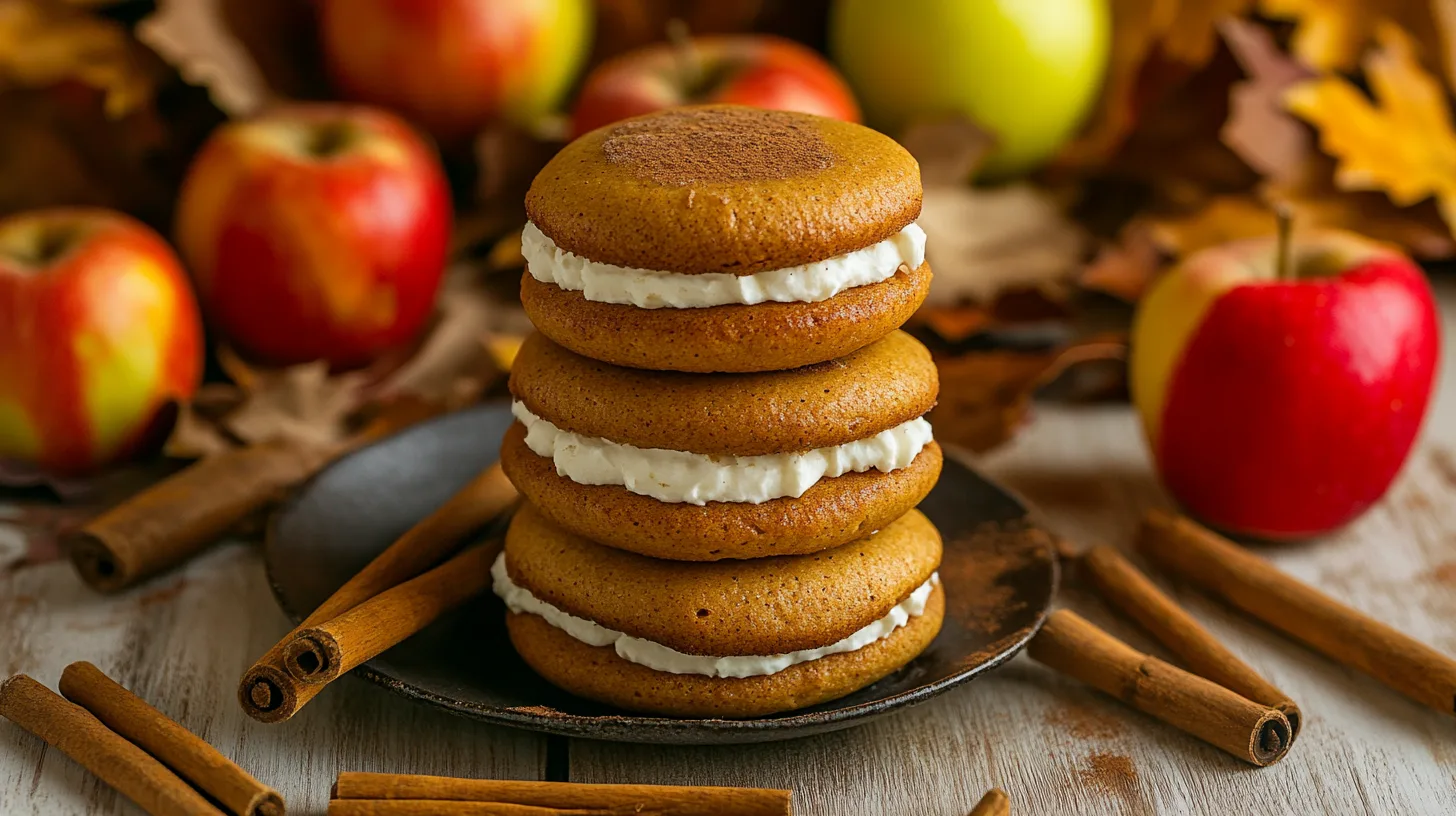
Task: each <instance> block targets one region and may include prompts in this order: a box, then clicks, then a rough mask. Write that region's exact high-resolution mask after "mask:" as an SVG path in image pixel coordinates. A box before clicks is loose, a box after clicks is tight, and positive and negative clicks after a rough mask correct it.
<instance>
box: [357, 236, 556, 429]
mask: <svg viewBox="0 0 1456 816" xmlns="http://www.w3.org/2000/svg"><path fill="white" fill-rule="evenodd" d="M530 330H531V328H530V323H529V321H527V320H526V317H525V313H524V312H523V311H521V307H520V304H519V303H518V302H514V301H510V300H503V299H501V298H500V297H498V296H497V295H496V294H494V293H493V292H492V291H491V290H490V289H489V288H487V287H486V286H485V285H484V283H483V281H482V279H481V276H480V275H479V274H478V273H477V272H476V271H475V270H474V269H472V268H470V267H469V266H466V265H463V264H461V265H457V266H456V267H454V268H453V269H451V270H450V271H449V273H448V275H447V277H446V280H445V285H444V287H443V288H442V290H441V292H440V299H439V306H438V317H437V319H436V321H435V323H434V325H433V328H432V329H431V330H430V332H429V333H428V334H427V335H426V336H425V338H424V339H423V341H422V342H421V344H420V346H419V350H418V351H417V352H416V353H415V354H414V355H413V356H412V357H411V358H410V359H409V360H408V361H407V362H406V363H405V364H404V365H403V366H401V367H400V368H399V369H398V370H397V371H395V372H394V373H392V374H391V375H390V376H389V377H388V378H386V379H385V380H384V381H383V382H382V383H380V384H379V385H378V386H377V387H376V388H374V389H372V393H373V394H374V395H375V396H376V397H377V398H380V399H388V398H391V397H395V396H398V395H401V394H412V395H415V396H417V397H420V398H423V399H425V400H427V401H431V402H436V403H440V404H443V405H445V406H447V407H449V408H458V407H460V406H462V405H466V404H468V403H470V402H473V401H475V400H476V399H478V398H479V397H480V395H481V394H482V393H484V392H485V391H486V390H487V389H488V388H490V387H491V386H492V385H494V384H495V383H496V382H497V381H498V380H499V379H500V378H501V375H502V373H503V371H504V370H505V369H503V368H502V367H501V366H499V365H497V364H496V362H495V361H494V360H492V350H491V349H490V348H489V347H488V344H487V341H489V340H490V339H491V338H493V337H494V338H497V341H498V342H499V338H503V337H511V336H524V335H526V334H527V333H529V332H530ZM503 348H504V347H500V348H497V349H496V351H497V352H500V351H501V349H503Z"/></svg>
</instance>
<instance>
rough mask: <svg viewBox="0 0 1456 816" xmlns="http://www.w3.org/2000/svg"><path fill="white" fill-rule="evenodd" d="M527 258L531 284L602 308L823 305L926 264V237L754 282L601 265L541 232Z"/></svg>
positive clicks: (524, 241)
mask: <svg viewBox="0 0 1456 816" xmlns="http://www.w3.org/2000/svg"><path fill="white" fill-rule="evenodd" d="M521 254H522V255H523V256H525V258H526V268H527V270H529V271H530V273H531V277H533V278H535V279H536V280H538V281H541V282H542V283H552V284H555V285H557V286H559V287H561V288H562V289H568V290H571V291H573V292H581V293H582V296H583V297H585V298H586V299H587V300H591V301H595V302H597V303H620V304H625V305H629V306H637V307H640V308H643V309H662V308H672V309H694V308H703V307H707V306H726V305H729V304H743V305H748V306H751V305H753V304H755V303H766V302H776V303H817V302H819V301H821V300H828V299H829V298H832V297H834V296H835V295H837V294H839V293H840V292H843V291H844V290H846V289H853V288H854V287H856V286H865V285H867V284H871V283H879V282H880V281H884V280H889V279H890V278H892V277H894V276H895V273H896V272H898V271H899V270H900V267H901V266H907V267H909V268H911V269H918V268H919V267H920V265H921V264H922V263H924V262H925V230H922V229H921V228H920V226H919V225H917V224H913V223H912V224H910V225H909V226H907V227H905V229H903V230H900V232H898V233H896V234H895V235H893V236H891V237H889V238H887V239H885V240H883V241H881V242H879V243H877V244H874V245H873V246H868V247H865V248H864V249H859V250H855V251H854V252H847V253H845V254H843V255H839V256H836V257H834V258H829V259H828V260H823V261H816V262H814V263H810V264H804V265H803V266H793V267H789V268H787V269H772V270H769V271H767V272H757V273H755V274H752V275H727V274H722V273H717V272H709V273H704V274H699V275H684V274H681V273H677V272H660V271H657V270H653V269H632V268H629V267H625V266H615V265H613V264H606V263H597V262H596V261H590V260H587V259H586V258H583V257H581V256H580V255H576V254H573V253H571V252H568V251H566V250H564V249H562V248H561V247H559V246H557V245H556V242H554V241H552V240H551V239H550V238H548V237H547V236H546V234H545V233H543V232H542V231H541V230H540V229H538V228H537V227H536V225H535V224H532V223H529V222H528V223H527V224H526V228H525V230H524V231H523V232H522V233H521Z"/></svg>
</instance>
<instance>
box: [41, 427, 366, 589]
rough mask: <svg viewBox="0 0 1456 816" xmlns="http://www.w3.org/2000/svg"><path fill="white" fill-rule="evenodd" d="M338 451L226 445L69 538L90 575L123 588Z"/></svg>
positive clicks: (192, 549) (90, 579)
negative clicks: (230, 446) (231, 446)
mask: <svg viewBox="0 0 1456 816" xmlns="http://www.w3.org/2000/svg"><path fill="white" fill-rule="evenodd" d="M336 454H337V451H334V450H329V449H323V448H317V447H309V446H303V445H291V444H285V443H282V442H277V443H269V444H262V445H254V446H252V447H247V448H237V449H234V450H230V451H225V452H223V453H219V454H216V455H214V456H211V457H208V458H206V459H203V460H201V461H199V462H197V463H196V464H193V465H191V466H190V467H187V468H186V469H184V470H181V471H178V472H177V473H176V474H174V475H172V476H171V477H169V478H166V479H163V480H162V481H160V482H158V483H156V484H154V485H152V486H151V487H149V488H147V489H146V490H143V491H142V492H140V493H138V494H137V495H135V496H133V497H131V498H130V499H128V500H126V501H124V502H122V503H121V504H119V505H117V506H116V507H114V508H112V509H111V510H109V511H108V512H106V513H103V514H102V515H100V516H98V517H97V518H95V519H93V520H92V521H91V522H90V523H89V524H87V525H86V526H84V527H82V528H81V529H80V530H77V531H75V532H73V533H71V534H69V535H67V536H66V537H65V538H64V539H63V540H62V542H61V543H62V546H63V547H64V548H65V550H66V552H67V553H68V554H69V555H70V558H71V561H72V563H73V564H75V566H76V571H77V572H79V573H80V575H81V578H82V580H84V581H85V582H86V583H88V584H90V585H91V586H92V587H93V588H95V589H96V590H97V591H99V592H116V591H118V590H121V589H125V588H126V587H129V586H131V585H132V584H135V583H136V582H138V581H140V580H142V579H143V578H147V577H150V576H152V575H155V574H156V573H159V572H161V571H163V570H165V569H168V568H170V567H173V566H176V565H177V564H180V563H181V562H183V561H185V560H187V559H188V558H190V557H192V556H193V555H195V554H197V552H198V551H200V550H201V549H202V548H204V547H206V546H207V545H209V544H211V543H213V542H214V541H216V540H217V539H218V538H220V537H221V536H222V535H223V534H224V533H226V532H227V531H228V530H229V529H231V528H232V527H233V526H234V525H236V524H237V523H238V522H239V521H241V520H243V519H244V518H246V517H248V516H249V515H250V514H252V513H254V512H256V511H257V510H259V509H260V508H262V507H263V506H264V505H266V504H268V503H269V502H271V501H273V500H275V499H277V498H278V497H279V496H280V495H281V494H282V493H283V491H284V490H286V489H287V488H288V487H289V486H290V485H293V484H295V483H297V482H299V481H302V480H303V479H305V478H307V477H308V476H310V475H311V474H313V473H314V472H315V471H317V470H318V469H319V468H320V467H322V466H323V465H324V464H325V463H326V462H328V461H329V460H330V459H332V458H333V457H334V456H335V455H336Z"/></svg>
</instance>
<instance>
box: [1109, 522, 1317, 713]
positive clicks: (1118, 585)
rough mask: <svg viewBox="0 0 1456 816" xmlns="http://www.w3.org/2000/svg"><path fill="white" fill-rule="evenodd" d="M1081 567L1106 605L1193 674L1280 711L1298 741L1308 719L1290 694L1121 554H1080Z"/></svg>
mask: <svg viewBox="0 0 1456 816" xmlns="http://www.w3.org/2000/svg"><path fill="white" fill-rule="evenodd" d="M1081 563H1082V567H1083V569H1084V570H1085V571H1086V574H1087V576H1088V578H1090V579H1091V582H1092V584H1093V586H1095V587H1096V588H1097V590H1098V592H1099V593H1101V595H1102V597H1103V598H1105V599H1106V600H1107V601H1108V603H1110V604H1112V605H1113V606H1115V607H1117V608H1118V609H1120V610H1122V612H1123V613H1124V614H1126V615H1127V616H1128V617H1130V618H1132V619H1133V620H1134V621H1137V623H1138V624H1139V625H1140V626H1142V627H1143V628H1144V629H1146V630H1147V631H1148V632H1149V633H1150V634H1151V635H1152V636H1153V637H1154V638H1157V640H1158V642H1159V643H1162V644H1163V645H1164V646H1166V647H1167V648H1168V650H1169V651H1171V652H1172V653H1173V654H1175V655H1177V656H1178V657H1179V659H1181V660H1182V661H1183V662H1184V663H1185V664H1187V666H1188V668H1189V669H1191V670H1192V671H1193V673H1194V674H1197V675H1199V676H1201V677H1204V678H1207V679H1209V680H1212V681H1213V682H1215V683H1217V684H1219V685H1220V686H1223V687H1224V688H1226V689H1229V690H1230V691H1235V692H1238V693H1239V694H1241V695H1243V696H1244V697H1247V698H1249V699H1250V700H1253V701H1254V702H1256V703H1262V704H1264V705H1266V706H1269V707H1271V708H1276V709H1278V710H1279V711H1280V712H1281V713H1282V714H1283V715H1284V717H1285V719H1287V720H1289V729H1290V739H1291V740H1294V739H1297V738H1298V737H1299V728H1300V725H1301V723H1302V721H1303V719H1304V718H1303V715H1302V714H1301V713H1300V710H1299V706H1298V705H1296V704H1295V702H1294V701H1293V700H1291V699H1289V695H1287V694H1285V693H1284V692H1282V691H1280V690H1279V689H1278V688H1276V687H1275V686H1274V684H1273V683H1270V682H1269V681H1268V680H1266V679H1264V677H1263V675H1261V674H1259V673H1258V672H1256V671H1254V669H1253V667H1251V666H1249V664H1247V663H1245V662H1244V661H1243V660H1241V659H1240V658H1239V656H1238V655H1236V654H1234V653H1233V652H1232V651H1230V650H1229V648H1228V647H1227V646H1225V645H1223V643H1222V642H1220V641H1219V639H1218V638H1216V637H1214V636H1213V634H1212V633H1210V632H1209V631H1208V630H1207V629H1205V628H1203V626H1202V625H1201V624H1199V623H1198V621H1196V620H1194V618H1193V616H1192V615H1189V614H1188V612H1187V611H1185V610H1184V609H1183V607H1182V606H1180V605H1179V604H1178V603H1177V602H1176V601H1174V600H1173V599H1172V598H1169V597H1168V596H1167V595H1166V594H1165V593H1164V592H1163V591H1162V590H1160V589H1158V587H1157V585H1155V584H1154V583H1153V582H1152V581H1151V580H1149V579H1148V577H1147V576H1146V575H1144V574H1143V572H1142V570H1139V569H1138V568H1137V567H1135V566H1133V565H1132V563H1131V562H1129V561H1128V560H1127V559H1126V558H1124V557H1123V556H1122V554H1121V553H1119V552H1118V551H1117V550H1115V549H1113V548H1112V547H1108V546H1107V545H1105V544H1104V545H1098V546H1096V547H1093V548H1091V549H1090V550H1088V551H1087V552H1086V553H1084V554H1083V555H1082V557H1081Z"/></svg>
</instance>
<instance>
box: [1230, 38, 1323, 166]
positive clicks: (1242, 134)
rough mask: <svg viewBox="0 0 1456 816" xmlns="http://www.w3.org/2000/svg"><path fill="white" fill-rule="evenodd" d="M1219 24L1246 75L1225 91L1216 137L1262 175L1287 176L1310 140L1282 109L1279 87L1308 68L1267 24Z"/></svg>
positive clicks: (1310, 145)
mask: <svg viewBox="0 0 1456 816" xmlns="http://www.w3.org/2000/svg"><path fill="white" fill-rule="evenodd" d="M1219 30H1220V31H1221V32H1222V34H1223V38H1224V41H1225V42H1227V43H1228V46H1229V49H1230V50H1231V51H1233V54H1234V58H1235V59H1237V60H1238V61H1239V66H1240V67H1241V68H1243V69H1244V73H1245V74H1247V75H1248V77H1249V79H1247V80H1246V81H1244V82H1240V83H1238V84H1236V85H1234V87H1233V89H1232V90H1231V91H1230V97H1229V106H1230V111H1229V117H1228V121H1227V122H1225V123H1224V126H1223V129H1222V130H1221V131H1219V137H1220V138H1221V139H1223V143H1224V144H1226V145H1228V146H1229V147H1230V148H1231V149H1232V150H1233V151H1234V152H1235V153H1237V154H1238V155H1239V158H1241V159H1243V160H1244V161H1246V162H1248V164H1249V166H1250V167H1252V168H1254V169H1255V170H1257V171H1259V172H1260V173H1262V174H1263V175H1264V176H1266V177H1273V178H1276V179H1282V178H1286V177H1288V175H1289V174H1290V173H1293V172H1297V169H1298V168H1299V166H1300V164H1301V163H1302V162H1303V161H1304V159H1305V157H1306V156H1308V155H1309V153H1310V151H1311V150H1312V149H1313V147H1314V140H1313V139H1312V138H1311V136H1310V131H1309V128H1308V127H1306V126H1305V125H1303V124H1301V123H1300V122H1298V121H1296V120H1295V119H1294V118H1293V117H1291V116H1290V115H1289V112H1288V111H1287V110H1285V107H1284V92H1285V91H1287V90H1288V89H1289V88H1290V87H1292V86H1294V85H1295V84H1297V83H1299V82H1302V81H1304V80H1306V79H1309V78H1310V77H1311V76H1313V73H1312V72H1311V71H1310V70H1309V69H1308V68H1306V67H1304V66H1303V65H1301V64H1300V63H1299V62H1297V61H1296V60H1294V59H1292V58H1290V57H1289V55H1287V54H1285V53H1284V52H1283V51H1280V50H1279V48H1278V47H1277V46H1276V45H1275V44H1274V37H1273V35H1272V34H1270V32H1269V30H1268V29H1266V28H1263V27H1261V26H1258V25H1255V24H1254V23H1251V22H1248V21H1245V20H1225V21H1224V22H1223V24H1222V25H1221V26H1220V29H1219Z"/></svg>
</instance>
